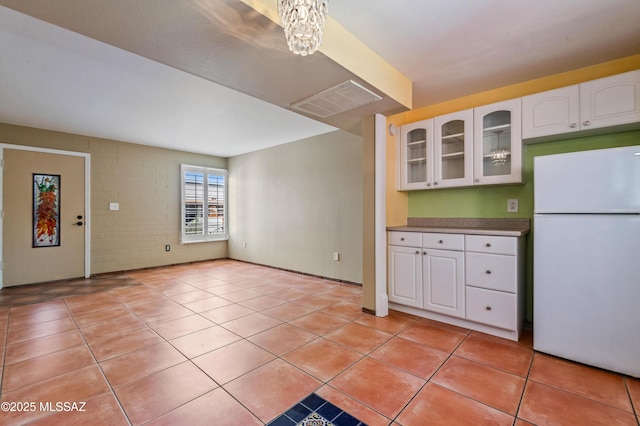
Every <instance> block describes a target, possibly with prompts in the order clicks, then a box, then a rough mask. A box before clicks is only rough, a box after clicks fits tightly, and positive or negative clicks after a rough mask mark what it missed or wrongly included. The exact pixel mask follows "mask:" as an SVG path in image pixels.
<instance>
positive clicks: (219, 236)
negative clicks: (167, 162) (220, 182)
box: [180, 164, 229, 244]
mask: <svg viewBox="0 0 640 426" xmlns="http://www.w3.org/2000/svg"><path fill="white" fill-rule="evenodd" d="M188 172H192V173H199V174H202V175H203V176H204V180H203V182H208V176H211V175H213V176H222V177H223V178H224V204H223V229H224V232H221V233H215V234H209V232H208V227H209V222H210V221H209V220H207V221H203V233H202V234H200V233H198V234H194V233H188V232H187V231H188V229H187V224H186V220H185V217H186V214H187V212H186V200H185V198H186V194H185V183H186V179H185V175H186V174H187V173H188ZM228 178H229V172H228V171H227V170H224V169H216V168H212V167H203V166H191V165H188V164H181V165H180V194H181V197H180V223H181V232H180V233H181V235H182V244H188V243H202V242H207V241H223V240H228V239H229V222H228V219H229V216H228V214H227V210H228V208H227V206H228V193H229V190H228V187H229V179H228ZM208 190H209V185H204V184H203V200H204V203H205V205H203V212H204V211H209V204H208V200H209V196H208ZM207 217H208V215H207Z"/></svg>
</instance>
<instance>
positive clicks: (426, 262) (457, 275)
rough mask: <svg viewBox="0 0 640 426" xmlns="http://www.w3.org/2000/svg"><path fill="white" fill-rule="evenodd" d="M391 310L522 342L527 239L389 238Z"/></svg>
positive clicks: (403, 235) (409, 234) (399, 235)
mask: <svg viewBox="0 0 640 426" xmlns="http://www.w3.org/2000/svg"><path fill="white" fill-rule="evenodd" d="M388 241H389V247H388V253H389V268H388V269H389V276H388V280H389V283H388V284H389V290H388V296H389V302H390V307H391V308H392V309H396V310H398V311H402V312H407V313H411V314H414V315H418V316H421V317H424V318H430V319H434V320H437V321H441V322H445V323H449V324H453V325H458V326H461V327H466V328H470V329H473V330H477V331H481V332H485V333H488V334H493V335H496V336H500V337H504V338H507V339H511V340H518V338H519V337H520V333H521V331H522V326H523V323H524V293H525V289H524V258H525V257H524V238H523V237H505V236H491V235H464V234H438V233H420V232H397V231H390V232H389V233H388Z"/></svg>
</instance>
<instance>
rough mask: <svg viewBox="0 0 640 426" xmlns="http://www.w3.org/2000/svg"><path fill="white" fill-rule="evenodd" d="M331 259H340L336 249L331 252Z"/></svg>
mask: <svg viewBox="0 0 640 426" xmlns="http://www.w3.org/2000/svg"><path fill="white" fill-rule="evenodd" d="M333 260H335V261H339V260H340V253H338V252H337V251H335V252H333Z"/></svg>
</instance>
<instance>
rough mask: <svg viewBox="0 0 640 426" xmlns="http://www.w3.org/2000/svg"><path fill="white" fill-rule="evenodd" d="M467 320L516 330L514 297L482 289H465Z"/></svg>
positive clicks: (509, 294)
mask: <svg viewBox="0 0 640 426" xmlns="http://www.w3.org/2000/svg"><path fill="white" fill-rule="evenodd" d="M466 299H467V319H468V320H471V321H475V322H479V323H482V324H487V325H492V326H494V327H500V328H504V329H507V330H516V329H517V327H518V319H517V316H516V315H517V300H516V295H515V294H511V293H502V292H499V291H493V290H485V289H483V288H474V287H467V288H466Z"/></svg>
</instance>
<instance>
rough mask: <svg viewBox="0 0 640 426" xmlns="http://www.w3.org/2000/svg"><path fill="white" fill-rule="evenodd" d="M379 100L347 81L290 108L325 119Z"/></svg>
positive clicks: (352, 82)
mask: <svg viewBox="0 0 640 426" xmlns="http://www.w3.org/2000/svg"><path fill="white" fill-rule="evenodd" d="M380 99H382V97H380V96H378V95H376V94H375V93H373V92H372V91H370V90H368V89H365V88H364V87H362V86H361V85H359V84H358V83H356V82H355V81H353V80H349V81H345V82H344V83H342V84H338V85H337V86H334V87H332V88H330V89H327V90H325V91H322V92H320V93H318V94H316V95H313V96H309V97H308V98H306V99H303V100H301V101H298V102H296V103H294V104H292V105H291V108H293V109H295V110H298V111H301V112H305V113H307V114H311V115H315V116H316V117H320V118H325V117H329V116H331V115H335V114H338V113H340V112H344V111H349V110H350V109H354V108H358V107H361V106H363V105H367V104H370V103H373V102H376V101H379V100H380Z"/></svg>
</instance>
